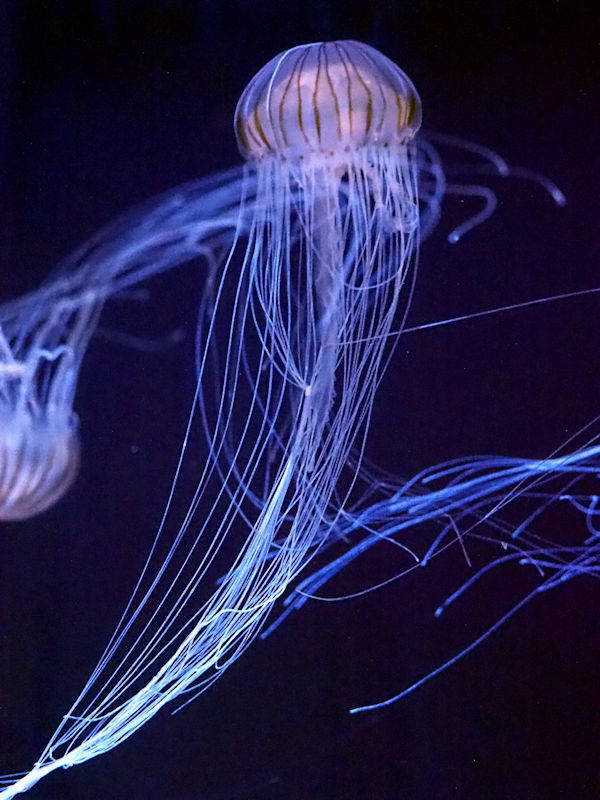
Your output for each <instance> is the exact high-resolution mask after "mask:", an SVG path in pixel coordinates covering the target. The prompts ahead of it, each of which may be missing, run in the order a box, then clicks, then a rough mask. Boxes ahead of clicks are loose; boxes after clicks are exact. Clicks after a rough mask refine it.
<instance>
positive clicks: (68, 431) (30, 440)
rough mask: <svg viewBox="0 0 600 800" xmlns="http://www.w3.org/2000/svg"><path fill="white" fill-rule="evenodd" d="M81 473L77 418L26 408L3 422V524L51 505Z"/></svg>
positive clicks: (0, 512)
mask: <svg viewBox="0 0 600 800" xmlns="http://www.w3.org/2000/svg"><path fill="white" fill-rule="evenodd" d="M78 470H79V437H78V433H77V417H76V416H75V415H74V414H72V413H71V414H69V415H68V417H67V418H66V419H65V417H64V415H62V414H60V415H57V416H56V417H52V416H51V415H46V414H43V415H42V416H37V415H32V414H31V413H30V411H29V410H28V409H22V410H20V411H16V412H14V410H13V413H12V414H11V415H10V416H9V418H8V419H3V420H2V421H1V422H0V520H5V521H8V520H23V519H28V518H29V517H33V516H36V515H37V514H41V513H42V512H43V511H46V510H47V509H48V508H50V507H51V506H53V505H54V504H55V503H56V502H57V501H58V500H60V498H61V497H62V496H63V495H64V494H65V493H66V492H67V491H68V489H69V488H70V487H71V485H72V483H73V481H74V480H75V477H76V475H77V472H78Z"/></svg>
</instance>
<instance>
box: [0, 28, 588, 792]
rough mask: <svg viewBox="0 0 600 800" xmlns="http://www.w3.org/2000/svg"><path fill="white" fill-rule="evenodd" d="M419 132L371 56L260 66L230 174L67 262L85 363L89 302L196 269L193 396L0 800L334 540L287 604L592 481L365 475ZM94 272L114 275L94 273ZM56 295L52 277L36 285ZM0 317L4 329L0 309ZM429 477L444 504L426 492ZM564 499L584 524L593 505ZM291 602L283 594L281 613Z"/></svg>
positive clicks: (297, 52) (415, 214) (98, 742)
mask: <svg viewBox="0 0 600 800" xmlns="http://www.w3.org/2000/svg"><path fill="white" fill-rule="evenodd" d="M420 123H421V106H420V101H419V97H418V95H417V92H416V90H415V88H414V86H413V84H412V83H411V81H410V80H409V79H408V77H407V76H406V75H405V74H404V73H403V72H402V71H401V70H400V69H399V68H398V67H397V66H396V65H395V64H393V63H392V62H391V61H389V60H388V59H387V58H385V57H384V56H383V55H381V54H380V53H379V52H377V51H376V50H374V49H373V48H371V47H368V46H366V45H363V44H359V43H357V42H351V41H346V42H332V43H319V44H313V45H306V46H303V47H298V48H294V49H292V50H290V51H287V52H285V53H283V54H281V55H279V56H277V57H276V58H274V59H273V60H272V61H270V62H269V63H268V64H267V65H266V66H265V67H264V68H263V69H262V70H261V71H260V72H259V73H258V74H257V75H256V76H255V78H254V79H253V80H252V81H251V82H250V84H249V86H248V88H247V89H246V90H245V92H244V93H243V95H242V98H241V100H240V102H239V104H238V108H237V111H236V120H235V131H236V135H237V139H238V143H239V146H240V150H241V151H242V153H243V155H244V156H245V157H246V158H247V159H248V162H249V164H248V166H247V168H246V169H245V171H244V175H243V177H242V178H240V175H239V173H237V172H234V173H231V174H229V175H227V176H224V177H221V178H219V177H217V178H215V179H213V180H214V181H215V184H214V185H212V186H205V185H204V186H203V187H202V191H201V192H200V193H199V194H194V192H195V190H194V188H193V187H192V188H189V187H188V188H187V189H185V188H184V190H175V191H174V192H173V193H172V194H170V195H168V196H166V197H165V198H162V199H160V200H159V201H157V202H155V203H153V204H152V205H151V206H149V207H148V208H147V209H145V210H142V211H141V212H140V211H138V212H136V213H134V214H133V215H132V216H131V217H124V218H123V220H122V221H121V222H118V223H117V226H116V228H115V229H110V228H109V229H107V231H106V232H105V233H104V234H103V235H102V236H101V237H100V238H99V239H98V240H96V241H93V242H92V245H91V246H88V247H86V248H84V250H83V251H81V253H80V254H79V255H78V257H77V258H78V259H79V260H80V263H81V267H80V268H74V267H73V262H71V263H70V264H69V266H68V269H67V271H66V274H67V278H68V282H69V283H68V285H69V287H72V285H73V284H72V276H73V275H79V276H80V278H81V280H80V282H79V284H78V289H77V291H76V292H75V294H76V296H77V301H76V303H75V306H76V309H77V315H79V316H76V317H75V319H81V320H82V325H83V330H84V333H85V335H83V336H81V337H80V339H81V341H82V342H83V349H85V344H86V342H87V338H89V335H90V333H91V331H92V329H93V325H94V324H95V319H96V318H95V316H94V314H96V313H97V310H98V309H99V307H100V304H101V303H102V302H103V301H104V299H106V298H107V297H108V296H110V295H112V294H114V293H116V292H118V291H119V290H121V289H123V288H126V287H127V286H130V285H132V284H133V283H135V282H137V281H139V280H141V279H143V278H144V277H146V276H149V275H151V274H153V273H155V272H158V271H161V270H163V269H168V268H169V267H171V266H174V265H176V264H178V263H182V262H183V261H185V260H189V259H192V258H194V257H196V256H205V257H206V263H207V264H208V265H209V268H208V275H207V276H206V280H205V291H204V295H203V299H202V303H201V313H200V315H199V317H200V325H199V328H198V335H197V343H196V344H197V361H196V369H197V373H198V382H197V388H196V392H195V395H194V397H193V403H192V410H191V413H190V417H189V421H188V425H187V428H186V432H185V439H184V443H183V448H182V451H181V457H180V460H179V463H178V466H177V469H176V474H175V478H174V481H173V487H172V490H171V493H170V495H169V499H168V503H167V508H166V510H165V514H164V517H163V520H162V523H161V525H160V527H159V531H158V533H157V535H156V537H155V539H154V542H153V544H152V547H151V549H150V552H149V555H148V558H147V560H146V563H145V566H144V569H143V571H142V574H141V575H140V577H139V579H138V581H137V583H136V586H135V589H134V592H133V594H132V596H131V597H130V599H129V601H128V603H127V605H126V608H125V610H124V611H123V614H122V616H121V619H120V621H119V623H118V625H117V627H116V630H115V632H114V634H113V635H112V637H111V639H110V641H109V642H108V645H107V647H106V649H105V651H104V653H103V655H102V656H101V658H100V661H99V662H98V665H97V666H96V668H95V669H94V671H93V673H92V675H91V676H90V678H89V680H88V682H87V683H86V685H85V686H84V688H83V690H82V691H81V693H80V695H79V696H78V698H77V699H76V701H75V703H74V704H73V706H72V707H71V709H70V710H69V712H68V713H67V714H66V715H65V716H64V718H63V720H62V721H61V723H60V725H59V727H58V729H57V730H56V732H55V734H54V735H53V737H52V739H51V740H50V742H49V743H48V745H47V747H46V748H45V750H44V752H43V753H42V755H41V756H40V758H39V760H38V761H37V763H36V764H35V766H34V767H33V769H32V770H31V771H30V772H28V773H26V774H23V775H22V776H12V778H10V779H7V780H10V783H11V785H9V786H7V787H6V788H5V789H4V790H3V791H0V798H10V797H14V796H15V795H16V794H18V793H20V792H24V791H27V790H28V789H29V788H30V787H31V786H33V785H34V784H35V783H36V782H37V781H38V780H40V779H41V778H42V777H44V776H45V775H47V774H48V773H50V772H52V771H53V770H55V769H57V768H59V767H64V768H67V767H71V766H73V765H75V764H79V763H82V762H84V761H86V760H88V759H89V758H92V757H94V756H96V755H100V754H102V753H104V752H107V751H108V750H110V749H112V748H113V747H115V746H116V745H118V744H120V743H121V742H122V741H124V740H125V739H126V738H128V737H129V736H130V735H131V734H132V733H134V732H135V731H136V730H137V729H138V728H139V727H140V726H142V725H143V724H144V723H145V722H146V721H147V720H149V719H150V718H151V717H152V716H153V715H154V714H156V713H157V712H158V711H159V710H160V709H161V708H163V707H164V706H165V705H167V704H171V703H172V701H174V700H176V699H177V700H178V701H179V704H180V705H185V704H186V703H187V702H189V701H191V700H193V699H194V698H195V697H196V696H197V695H199V694H200V693H202V692H203V691H204V690H205V689H206V688H208V687H209V686H210V685H211V684H212V683H213V682H214V681H215V680H216V679H217V678H218V677H219V676H220V675H221V674H222V673H223V671H224V669H225V668H226V667H228V666H229V665H231V664H232V663H233V662H234V661H235V660H236V659H237V658H238V657H239V655H240V654H241V653H242V652H243V651H244V650H245V649H246V647H248V645H249V644H250V643H251V642H252V641H253V639H254V638H255V637H256V636H257V635H258V634H259V633H260V632H261V630H263V631H264V629H265V621H266V618H267V616H268V614H269V613H270V611H271V610H272V608H273V606H274V604H275V602H276V601H277V600H278V599H279V598H281V597H282V596H283V595H284V593H285V592H286V591H288V590H289V589H291V588H292V584H293V583H294V582H295V580H296V578H297V577H298V576H299V574H300V572H301V571H302V570H304V569H306V568H307V566H309V565H310V564H311V563H312V561H313V559H315V557H316V556H317V554H319V553H324V552H326V551H327V550H328V548H329V547H330V546H331V545H333V544H335V543H336V542H339V541H340V540H341V539H348V540H350V542H351V543H352V537H353V536H354V535H355V534H357V533H358V535H359V536H361V537H362V539H361V541H360V542H359V543H358V544H355V545H354V546H351V549H350V551H349V552H348V553H347V554H346V555H344V556H342V557H340V558H338V559H331V560H330V563H329V564H328V565H327V566H326V567H325V568H324V569H323V570H321V571H319V570H317V571H316V572H315V574H314V576H313V577H312V578H309V579H307V581H308V582H306V583H305V584H301V585H300V588H302V587H304V590H305V593H306V592H308V593H310V592H314V591H316V590H317V589H318V588H319V587H320V586H321V585H322V584H323V583H324V582H325V581H326V580H328V579H329V577H331V576H332V575H333V574H335V572H336V571H337V570H339V569H340V568H342V567H343V566H344V565H345V563H347V562H348V561H349V560H351V559H352V558H354V557H356V556H357V555H359V554H360V552H362V551H364V550H365V549H368V548H369V547H370V546H371V545H372V544H373V543H375V542H377V541H381V540H382V539H385V540H389V539H390V537H391V536H396V535H397V534H398V533H399V532H400V531H402V530H403V529H404V528H406V527H408V526H412V525H414V524H418V523H421V522H423V521H426V520H434V521H435V522H436V523H437V524H438V527H439V528H440V531H439V535H438V536H437V538H436V540H435V542H434V543H433V544H432V545H431V544H430V546H429V551H428V552H426V554H425V557H424V559H423V561H425V562H426V560H427V559H428V558H430V557H431V555H433V554H434V553H435V552H438V551H439V550H440V549H442V547H444V546H446V542H447V540H449V539H451V538H452V539H453V540H455V541H459V540H460V533H459V528H460V526H461V525H462V523H463V522H464V521H465V520H468V521H469V522H470V521H471V518H472V519H473V520H474V522H475V523H477V524H478V523H480V522H485V524H486V525H489V526H491V530H492V532H494V531H495V530H496V528H495V527H494V525H496V522H495V515H496V511H497V510H498V509H499V508H500V507H501V505H502V504H503V503H504V502H505V501H506V499H507V498H509V497H511V496H514V495H515V494H516V493H519V492H520V491H521V489H522V487H523V486H524V484H523V482H524V481H527V480H528V479H529V476H533V478H532V480H533V479H535V480H537V481H538V482H539V481H543V480H546V479H547V478H548V477H549V476H550V477H551V476H552V475H553V474H556V473H558V474H559V475H562V476H564V475H565V474H568V472H569V470H570V469H571V468H572V469H573V470H574V471H575V473H576V475H577V476H578V477H581V476H585V475H586V474H587V473H588V472H590V471H592V468H593V464H594V459H595V458H596V456H597V452H596V450H595V449H594V450H590V451H585V450H582V449H579V450H578V451H577V453H576V454H575V455H572V456H570V457H568V458H566V457H565V458H563V459H562V461H560V462H556V461H552V460H548V461H546V462H525V461H522V462H521V461H516V460H513V461H510V460H504V461H502V460H497V461H494V460H493V459H490V460H488V461H486V462H484V463H483V462H476V461H475V462H469V461H464V462H462V463H461V464H460V465H456V466H455V467H453V466H452V465H446V466H444V467H443V468H440V469H438V470H435V469H432V470H431V471H430V472H428V473H427V475H426V476H417V477H416V478H415V479H414V480H413V481H409V482H408V483H406V484H401V485H398V483H397V482H395V481H394V480H392V479H380V478H377V477H376V476H375V477H374V473H373V472H372V470H371V468H370V467H369V466H368V465H367V464H366V461H365V458H364V450H365V440H366V436H367V433H368V428H369V422H370V417H371V413H372V406H373V400H374V396H375V392H376V390H377V387H378V385H379V383H380V381H381V378H382V375H383V371H384V368H385V366H386V365H387V363H388V360H389V357H390V356H391V353H392V350H393V347H394V344H395V342H396V341H397V338H398V335H399V334H400V333H401V331H402V327H403V325H404V322H405V319H406V311H407V308H408V304H409V302H410V298H411V294H412V291H413V286H414V279H415V274H416V255H417V250H418V244H419V238H420V236H423V235H426V234H427V233H428V232H429V231H430V230H431V228H432V227H433V226H434V225H435V223H436V222H437V219H438V217H439V211H440V202H441V198H442V196H443V194H444V192H445V191H446V188H447V187H446V185H445V180H444V175H443V171H442V169H441V165H440V162H439V159H438V157H437V155H436V152H435V150H434V149H433V147H432V146H431V145H430V144H428V143H427V141H422V142H420V143H417V141H416V140H415V135H416V134H417V131H418V130H419V126H420ZM475 149H476V150H477V148H475ZM479 152H480V155H482V156H484V157H485V158H489V159H490V160H491V161H492V163H494V164H495V166H496V167H498V168H499V169H500V171H501V172H502V164H501V162H500V161H499V160H498V159H495V157H492V156H490V155H489V154H488V153H487V152H485V151H484V150H483V149H479ZM548 188H552V187H548ZM471 189H472V193H476V194H480V195H481V196H482V197H483V199H484V200H485V201H486V204H485V208H484V209H483V211H482V212H481V214H479V215H476V216H475V217H472V218H470V219H469V220H467V222H466V223H464V224H463V225H462V226H460V227H459V228H458V229H456V230H455V231H454V232H453V234H452V235H451V238H452V240H454V241H455V240H457V239H458V238H460V236H461V235H462V234H464V233H465V232H467V231H468V230H469V229H470V227H472V226H473V225H475V224H477V223H478V222H479V221H481V220H482V219H483V218H484V217H485V216H487V215H488V214H489V213H490V211H491V204H492V202H493V198H492V196H491V194H490V193H489V192H487V191H486V190H482V189H478V188H473V187H471ZM556 197H557V198H558V194H557V195H556ZM420 212H422V214H421V213H420ZM100 264H108V265H112V266H111V270H112V271H110V272H109V273H108V275H107V274H102V272H101V270H99V265H100ZM79 269H80V270H81V271H78V270H79ZM60 285H61V284H60V277H59V278H58V279H55V282H54V283H53V284H52V286H53V287H60ZM84 287H85V288H84ZM69 290H71V288H70V289H69ZM53 291H54V290H53ZM50 296H51V295H49V294H48V293H45V294H44V293H43V292H42V293H41V294H40V295H36V302H37V300H38V299H39V300H41V301H43V302H44V303H46V304H47V302H48V298H49V297H50ZM86 298H89V299H90V306H89V308H90V309H92V310H93V311H87V310H86V309H87V305H86ZM50 305H51V307H52V303H51V304H50ZM8 308H9V312H10V306H9V307H8ZM14 308H15V309H17V310H18V309H19V308H23V306H19V303H18V301H17V302H16V306H14ZM3 309H4V307H3ZM0 311H1V312H2V316H0V323H2V325H3V327H4V326H5V325H6V322H5V320H6V319H8V318H9V317H10V313H6V309H4V310H0ZM46 313H47V311H46ZM16 318H17V315H15V319H16ZM23 318H24V317H23V316H21V317H20V319H23ZM60 330H61V331H64V330H65V328H64V325H63V326H61V327H60ZM69 330H75V327H73V326H71V327H70V328H69ZM62 335H64V333H61V336H62ZM55 338H56V341H51V342H50V344H49V345H48V344H47V343H46V341H45V340H41V341H43V345H41V346H40V347H39V348H38V355H39V353H43V354H44V357H45V358H46V360H48V362H49V363H51V364H53V363H55V362H56V361H57V360H58V359H59V358H60V357H61V355H62V353H63V350H62V349H61V348H62V347H64V348H65V350H64V352H65V353H68V352H69V347H70V343H71V339H69V338H68V339H67V340H66V341H63V339H61V338H60V337H55ZM77 340H78V341H79V338H78V339H77ZM27 341H28V342H29V341H30V337H29V338H28V339H27ZM10 347H11V350H10V351H8V350H7V356H6V358H8V357H9V356H11V354H12V352H13V349H14V345H12V343H10ZM26 350H27V352H29V350H28V349H27V348H26ZM78 353H79V351H78ZM48 354H49V355H50V358H49V359H48V358H47V355H48ZM82 354H83V350H81V354H80V355H79V359H78V361H77V363H79V362H80V360H81V355H82ZM11 357H12V356H11ZM38 361H39V357H38ZM76 375H77V372H76V371H75V372H74V373H73V375H72V376H71V383H70V384H69V388H70V390H71V392H70V394H69V402H70V401H71V400H72V389H73V386H74V380H75V379H76ZM200 447H204V449H205V451H206V450H207V451H208V454H207V457H206V460H205V461H203V462H202V463H201V465H200V467H199V468H198V467H197V466H196V471H197V484H196V486H195V488H194V490H193V493H192V496H191V498H190V497H186V496H185V491H184V489H183V487H182V481H181V480H180V478H181V476H182V473H183V471H184V467H185V468H186V469H187V468H188V466H189V465H190V464H193V463H196V464H197V453H198V448H200ZM188 459H189V462H188ZM425 478H426V479H427V480H424V479H425ZM434 479H437V480H441V481H442V483H443V488H442V489H440V490H436V491H433V490H431V489H430V488H429V485H428V483H429V482H431V481H432V480H434ZM531 486H532V484H531V482H529V483H527V485H526V486H525V487H524V490H527V491H529V490H530V489H531ZM65 488H66V485H65ZM544 502H545V501H544V500H542V505H543V504H544ZM578 502H580V506H581V510H583V511H584V512H585V513H586V514H588V518H589V516H590V515H591V514H592V508H591V505H590V504H589V503H588V504H586V502H585V500H581V501H578ZM182 507H183V508H185V509H186V510H185V512H184V513H183V514H181V513H180V511H179V509H180V508H182ZM498 525H499V523H498ZM524 527H525V528H526V527H527V521H525V523H524ZM513 532H514V531H513ZM467 533H468V534H469V535H471V533H472V532H471V531H467ZM517 533H519V531H517ZM503 534H507V535H508V536H510V532H507V531H503ZM400 546H402V543H401V540H400ZM232 548H234V552H235V555H234V556H232ZM553 555H555V554H553V553H552V552H551V551H550V549H549V548H546V549H543V548H542V547H540V546H537V545H536V543H534V544H533V545H532V548H531V552H530V553H529V554H528V556H529V557H530V558H532V559H534V561H535V563H536V564H537V566H538V567H539V568H540V569H541V568H542V567H543V566H544V564H543V562H544V561H545V560H548V561H549V560H550V559H551V558H552V556H553ZM560 557H562V555H561V556H560ZM575 561H576V559H571V563H572V564H574V563H575ZM582 568H588V567H586V566H585V565H584V567H582ZM590 568H591V567H590ZM573 569H575V566H574V567H573ZM572 574H574V572H573V571H572V572H571V573H568V574H567V577H569V576H570V575H572ZM299 604H300V602H299V601H298V596H297V595H292V600H291V601H290V608H293V607H297V606H298V605H299Z"/></svg>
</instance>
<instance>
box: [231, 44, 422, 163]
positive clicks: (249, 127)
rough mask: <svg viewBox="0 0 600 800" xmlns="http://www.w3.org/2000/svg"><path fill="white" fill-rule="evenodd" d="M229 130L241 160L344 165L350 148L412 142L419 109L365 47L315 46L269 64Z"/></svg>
mask: <svg viewBox="0 0 600 800" xmlns="http://www.w3.org/2000/svg"><path fill="white" fill-rule="evenodd" d="M234 124H235V132H236V136H237V140H238V144H239V147H240V151H241V153H242V155H243V156H244V157H245V158H253V159H260V158H263V157H265V156H269V155H277V157H279V158H283V159H286V160H290V161H298V160H302V159H309V160H310V159H311V158H313V157H316V158H325V159H332V160H333V161H334V162H339V163H341V164H344V161H345V160H347V159H348V158H350V157H351V156H348V155H347V154H349V153H353V152H354V151H356V150H357V149H358V148H361V147H373V148H378V147H390V146H391V147H393V146H395V145H396V146H401V145H404V144H406V143H407V142H409V141H410V140H412V139H413V137H414V136H415V134H416V133H417V131H418V130H419V127H420V125H421V102H420V99H419V95H418V94H417V91H416V89H415V87H414V86H413V84H412V82H411V81H410V79H409V78H408V76H407V75H406V74H405V73H404V72H403V71H402V70H401V69H400V68H399V67H398V66H396V64H394V62H393V61H390V59H388V58H386V57H385V56H384V55H383V54H382V53H380V52H379V51H378V50H375V49H374V48H373V47H369V46H368V45H366V44H362V43H360V42H354V41H339V42H318V43H316V44H309V45H302V46H300V47H295V48H293V49H291V50H287V51H286V52H284V53H281V54H279V55H278V56H275V58H273V59H271V61H269V63H268V64H266V65H265V66H264V67H263V68H262V69H261V70H260V71H259V72H258V73H257V74H256V75H255V77H254V78H253V79H252V81H251V82H250V83H249V84H248V86H247V88H246V89H245V90H244V92H243V94H242V96H241V98H240V101H239V103H238V106H237V109H236V112H235V123H234Z"/></svg>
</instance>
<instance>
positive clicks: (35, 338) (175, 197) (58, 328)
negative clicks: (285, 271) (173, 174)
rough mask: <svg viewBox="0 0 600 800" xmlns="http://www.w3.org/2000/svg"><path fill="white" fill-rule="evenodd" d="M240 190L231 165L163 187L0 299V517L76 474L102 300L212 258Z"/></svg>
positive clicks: (41, 499) (32, 506)
mask: <svg viewBox="0 0 600 800" xmlns="http://www.w3.org/2000/svg"><path fill="white" fill-rule="evenodd" d="M251 190H252V187H251V186H250V185H249V183H247V185H246V191H247V192H251ZM240 191H241V173H240V170H231V171H230V172H227V173H224V174H222V175H219V176H216V177H211V178H208V179H204V180H200V181H196V182H195V183H192V184H189V185H187V186H183V187H180V188H178V189H177V190H175V191H173V192H168V193H167V194H165V195H163V196H161V197H159V198H157V199H156V200H154V201H152V202H151V203H149V204H147V205H146V206H144V207H142V208H140V209H136V211H135V212H133V213H129V214H126V215H125V216H124V217H122V218H120V219H119V220H117V222H116V223H113V224H112V225H110V226H108V227H107V228H106V229H104V230H102V231H100V233H98V234H97V235H96V236H94V237H93V238H92V239H91V240H90V241H89V242H87V243H86V245H85V246H84V247H82V248H81V249H80V250H78V251H77V252H75V253H74V254H73V255H72V256H71V257H70V258H68V259H67V260H66V261H65V262H64V263H63V264H61V265H60V266H59V268H58V269H57V270H56V273H55V274H54V275H52V276H51V278H49V279H48V280H47V281H46V283H45V284H44V285H43V286H42V287H41V288H40V289H38V290H37V291H35V292H32V293H31V294H28V295H25V296H24V297H20V298H17V299H15V300H13V301H10V302H6V303H4V304H2V305H0V520H5V521H8V520H22V519H26V518H28V517H32V516H35V515H36V514H40V513H41V512H43V511H45V510H47V509H48V508H50V507H51V506H52V505H54V504H55V503H56V502H57V501H58V500H59V499H60V498H61V497H62V496H63V495H64V494H65V492H66V491H67V490H68V489H69V488H70V486H71V484H72V483H73V480H74V479H75V476H76V475H77V471H78V466H79V435H78V418H77V415H76V414H75V413H74V411H73V400H74V395H75V391H76V387H77V380H78V375H79V370H80V367H81V362H82V359H83V357H84V355H85V352H86V350H87V347H88V344H89V341H90V337H91V336H92V335H93V333H94V331H95V329H96V326H97V323H98V318H99V316H100V313H101V311H102V308H103V305H104V302H105V301H106V299H107V298H108V297H110V296H114V295H116V294H118V293H119V292H122V291H123V290H124V289H126V288H127V287H129V286H131V285H133V284H135V283H138V282H139V281H140V280H141V279H143V278H144V277H145V276H146V275H147V274H156V273H157V272H160V271H162V270H165V269H169V268H171V267H173V266H174V265H177V264H179V263H181V262H182V261H188V260H190V259H192V258H194V257H200V256H205V257H209V261H210V262H211V263H212V262H213V261H214V259H215V258H217V257H218V253H219V251H220V244H219V243H220V241H221V238H222V237H223V236H226V241H229V239H230V237H231V230H232V229H233V230H235V229H236V228H237V227H239V226H240V225H242V224H243V220H242V219H241V217H239V215H238V213H237V212H238V207H239V199H240ZM220 237H221V238H220Z"/></svg>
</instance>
